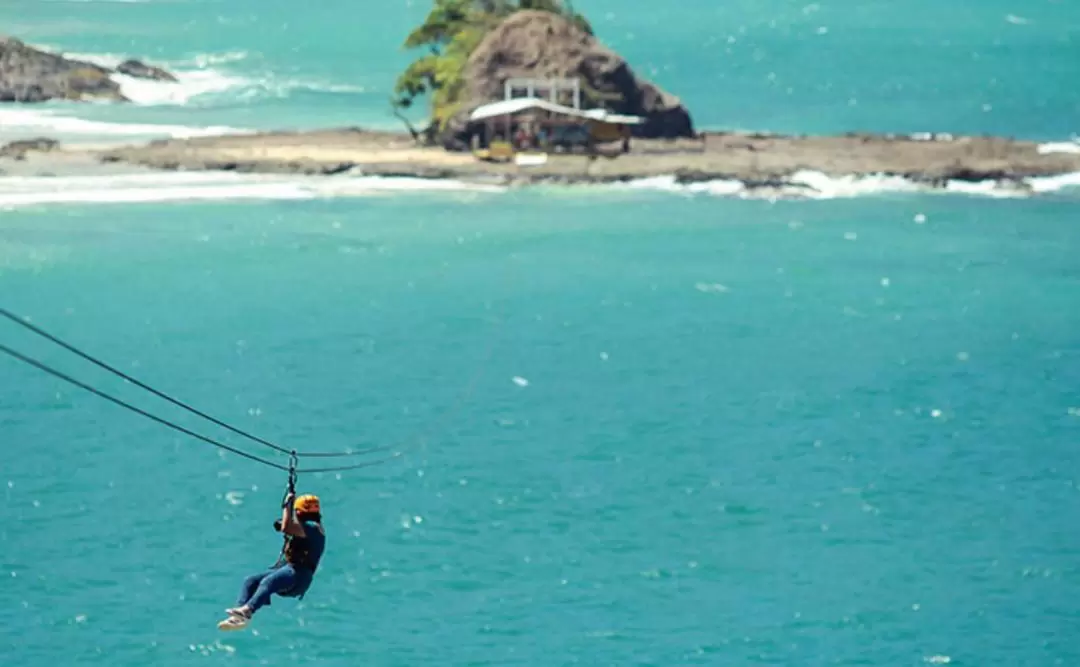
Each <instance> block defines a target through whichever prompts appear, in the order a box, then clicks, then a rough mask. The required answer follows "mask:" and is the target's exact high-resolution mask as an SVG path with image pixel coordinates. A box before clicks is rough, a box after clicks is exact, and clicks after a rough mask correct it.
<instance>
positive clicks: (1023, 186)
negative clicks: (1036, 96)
mask: <svg viewBox="0 0 1080 667" xmlns="http://www.w3.org/2000/svg"><path fill="white" fill-rule="evenodd" d="M612 188H613V189H617V190H618V189H629V190H654V191H662V192H670V193H679V194H706V195H712V196H718V197H732V196H734V197H738V198H742V199H781V198H788V199H819V200H831V199H849V198H854V197H866V196H874V195H887V194H897V193H934V192H946V193H955V194H966V195H970V196H981V197H993V198H1018V197H1028V196H1031V195H1033V194H1046V193H1052V192H1059V191H1062V190H1066V189H1071V188H1080V172H1078V173H1072V174H1064V175H1061V176H1046V177H1038V178H1029V179H1027V180H1025V181H1023V182H1021V183H1008V182H998V181H978V182H971V181H949V182H947V183H945V185H944V187H941V188H935V187H931V186H929V185H926V184H922V183H917V182H915V181H912V180H909V179H906V178H903V177H900V176H887V175H883V174H882V175H872V176H829V175H827V174H824V173H821V172H816V171H800V172H797V173H795V174H793V175H792V176H791V177H789V178H788V179H786V184H783V185H780V184H778V185H776V186H772V187H748V186H747V185H746V184H745V183H742V182H740V181H734V180H715V181H703V182H699V183H679V182H677V181H676V179H675V177H674V176H659V177H653V178H642V179H636V180H632V181H627V182H625V183H620V184H616V185H613V186H612Z"/></svg>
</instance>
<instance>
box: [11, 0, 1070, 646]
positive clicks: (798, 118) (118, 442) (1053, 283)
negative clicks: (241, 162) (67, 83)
mask: <svg viewBox="0 0 1080 667" xmlns="http://www.w3.org/2000/svg"><path fill="white" fill-rule="evenodd" d="M578 4H579V7H580V9H581V10H583V11H585V12H586V13H588V14H589V15H590V16H591V17H594V22H595V23H596V24H597V29H598V31H599V33H600V35H601V36H602V37H603V38H604V39H605V40H606V41H608V42H609V43H611V44H612V45H613V46H616V47H617V48H619V49H620V50H621V51H623V52H624V53H625V54H626V55H627V56H628V57H629V58H630V59H631V61H632V62H633V63H634V64H635V66H637V67H638V69H640V70H642V71H643V72H644V73H646V74H648V75H649V76H652V77H654V78H656V80H658V81H659V82H660V83H661V84H662V85H664V86H665V87H667V88H668V89H670V90H672V91H674V92H676V93H678V94H680V95H682V96H683V97H684V98H685V99H686V100H687V101H688V103H689V104H690V106H691V108H692V109H693V110H694V111H695V116H696V118H697V120H698V122H699V124H700V125H703V126H712V127H743V128H747V129H763V130H776V131H799V132H829V131H845V130H849V129H856V128H858V129H875V130H895V131H900V132H909V131H924V130H925V131H950V132H995V133H1002V134H1010V135H1014V136H1024V137H1029V138H1033V139H1036V140H1039V141H1045V142H1065V141H1068V140H1069V137H1070V135H1071V134H1072V133H1073V132H1076V131H1077V118H1078V111H1080V93H1078V92H1077V89H1076V87H1075V86H1073V85H1071V82H1073V81H1075V80H1076V78H1077V75H1078V74H1080V57H1078V56H1080V41H1078V40H1080V34H1078V30H1080V11H1078V10H1077V9H1076V8H1075V7H1074V6H1073V5H1072V4H1070V3H1068V2H1036V3H1027V4H1023V3H1013V2H1001V1H998V0H994V1H987V2H982V3H979V5H978V6H977V7H976V6H974V5H971V6H968V5H966V4H962V3H960V2H949V3H930V2H921V1H920V2H905V3H884V2H881V3H877V2H874V3H867V2H861V3H855V2H838V3H820V4H809V3H783V2H772V3H751V2H727V3H705V2H699V1H697V0H695V1H693V2H685V3H679V4H677V5H676V4H673V5H671V6H668V7H665V8H664V12H663V14H662V16H661V15H660V14H658V13H657V11H656V8H655V7H651V6H650V7H647V8H645V9H643V10H642V11H636V10H633V9H632V8H629V7H627V6H626V5H625V3H616V2H613V1H609V0H604V1H600V0H596V1H594V2H584V1H583V2H580V3H578ZM425 10H426V6H425V5H424V4H423V3H422V2H419V1H414V2H412V3H411V4H404V3H397V4H385V5H382V4H380V5H378V6H377V7H376V5H375V3H370V6H364V5H361V4H360V3H344V2H336V1H332V2H322V3H306V4H297V3H285V2H259V3H256V2H249V1H248V0H235V1H232V2H192V1H190V0H189V1H173V2H143V3H139V2H123V3H121V2H101V1H97V0H91V1H89V2H7V3H5V4H0V21H2V22H3V25H5V26H6V27H5V30H6V31H9V32H11V33H14V34H16V35H18V36H20V37H23V38H24V39H26V40H27V41H30V42H32V43H36V44H42V45H47V46H52V47H55V48H63V49H65V50H68V51H70V52H75V53H82V54H87V55H92V56H94V57H98V58H100V59H108V58H110V57H117V56H126V55H135V56H143V57H146V58H147V59H150V60H151V61H154V62H160V63H163V64H167V65H170V66H173V67H174V68H178V69H180V70H182V72H183V73H184V82H183V84H182V86H179V87H172V88H169V87H160V86H159V87H154V86H152V85H151V86H144V87H142V88H132V89H131V90H133V91H134V92H136V93H138V94H139V95H138V96H139V99H140V100H141V103H140V104H139V105H136V106H132V107H127V108H116V107H108V106H92V107H87V106H81V107H68V106H61V105H50V106H45V107H33V108H29V107H5V108H2V109H0V135H3V136H18V135H21V134H42V133H49V134H56V135H59V136H62V137H64V138H65V139H68V140H83V141H94V142H100V141H106V140H109V141H114V140H128V139H132V138H135V137H141V136H143V135H154V136H167V135H170V134H183V133H190V132H192V131H198V130H199V129H200V128H206V127H217V128H224V127H235V128H257V127H315V126H322V125H340V124H362V125H380V124H381V125H383V126H386V127H391V126H392V119H390V118H388V117H387V115H386V113H385V108H384V101H385V99H386V96H387V94H388V88H389V86H390V85H391V83H392V78H393V74H394V72H395V71H396V69H397V68H398V67H399V66H400V65H401V64H402V63H403V62H404V58H403V56H401V54H398V53H397V52H396V51H395V48H396V45H397V44H398V43H399V42H400V40H401V38H402V36H403V35H404V33H405V32H406V31H407V30H408V28H409V26H410V25H411V24H412V23H413V22H415V21H416V20H417V19H418V18H419V17H420V16H422V14H423V13H424V11H425ZM38 180H39V181H40V180H41V179H38ZM30 181H34V179H26V180H19V179H13V178H11V177H8V178H7V179H6V180H5V179H0V305H2V306H4V307H6V308H9V309H11V310H14V311H15V312H17V313H19V314H20V315H24V316H27V317H30V318H32V320H33V321H34V322H35V323H36V324H38V325H40V326H43V327H45V328H46V329H48V330H50V331H51V332H53V333H55V334H57V335H60V336H61V337H63V338H65V339H67V340H69V341H70V342H72V343H74V344H76V345H79V346H82V347H84V348H85V349H87V350H88V351H90V352H92V353H94V354H97V355H99V356H101V357H102V358H104V359H105V360H107V361H109V362H110V363H113V364H115V365H117V366H119V367H120V368H122V369H123V370H125V371H126V372H129V373H132V374H134V375H135V376H136V377H138V378H139V379H141V380H143V381H146V382H149V383H151V384H153V385H155V386H156V387H158V388H160V389H162V390H164V391H168V392H171V393H173V394H175V395H177V396H179V397H181V398H183V399H185V400H187V401H190V402H191V403H193V404H195V405H196V406H198V407H200V408H202V409H204V410H207V411H209V412H210V413H212V414H213V415H214V416H216V417H219V418H222V419H225V420H227V421H229V422H231V423H234V424H236V425H237V426H240V427H242V428H245V429H250V430H252V431H254V432H256V433H258V434H260V435H262V436H263V437H267V438H270V439H273V440H276V441H281V442H283V443H288V444H289V445H290V446H296V447H297V448H300V449H308V450H312V449H320V450H326V449H340V448H344V447H364V446H372V445H393V446H395V447H396V448H397V449H398V450H400V451H401V452H402V453H403V455H402V456H401V457H400V458H398V459H395V460H393V461H391V462H388V463H386V464H383V465H380V466H376V467H372V468H368V469H365V470H361V471H358V472H350V473H341V474H340V475H339V474H334V473H328V474H311V475H302V476H301V480H300V482H301V483H300V487H301V488H300V490H301V491H303V492H316V493H319V494H320V495H321V497H322V498H323V503H324V507H325V514H326V524H327V529H328V532H329V542H328V551H327V555H326V558H325V560H324V565H323V568H322V570H321V571H320V573H319V575H318V577H317V579H316V582H315V584H314V586H313V588H312V590H311V592H310V594H309V595H308V597H307V598H306V599H305V600H304V601H303V602H301V603H299V604H298V603H297V602H295V601H291V600H276V601H275V602H274V604H273V606H271V607H270V608H267V609H265V610H264V611H262V612H260V614H259V615H258V616H257V617H256V619H255V621H254V623H253V625H252V627H251V628H250V629H249V630H248V631H246V632H244V633H238V634H223V633H220V632H219V631H218V630H217V629H216V627H215V624H216V622H217V621H218V620H219V619H220V618H221V617H222V610H223V609H224V608H225V607H226V606H229V605H231V604H232V603H233V602H234V598H235V595H236V593H237V590H238V588H239V585H240V582H241V580H242V579H243V577H244V576H245V575H246V574H248V573H250V572H252V571H255V570H258V569H260V568H261V567H263V566H265V565H268V564H269V563H271V562H272V561H273V560H274V558H275V556H276V553H277V549H278V548H279V547H280V542H279V540H278V535H277V534H276V533H274V532H273V530H272V528H271V526H270V524H271V522H272V521H273V519H274V518H275V515H276V514H277V511H278V510H277V507H278V503H279V501H280V497H281V493H282V490H283V487H284V483H285V475H284V474H283V473H281V472H279V471H276V470H273V469H269V468H265V467H263V466H260V465H258V464H256V463H254V462H251V461H248V460H245V459H242V458H239V457H236V456H233V455H231V454H227V453H222V452H219V451H218V450H216V449H214V448H212V447H210V446H209V445H207V444H205V443H202V442H198V441H194V440H192V439H190V438H186V437H184V436H182V435H180V434H177V433H175V432H172V431H170V430H167V429H165V428H163V427H161V426H160V425H158V424H155V423H152V422H149V421H147V420H145V419H143V418H141V417H139V416H138V415H133V414H131V413H128V412H126V411H123V410H121V409H119V408H118V407H116V406H114V405H111V404H109V403H107V402H104V401H102V400H101V399H99V398H97V397H94V396H91V395H88V394H86V393H85V392H81V391H79V390H78V389H75V388H71V387H69V386H67V385H64V384H62V383H60V382H58V381H57V380H55V379H52V378H50V377H47V376H45V375H43V374H42V373H40V372H37V371H35V370H33V369H30V368H28V367H26V366H23V365H20V364H18V363H16V362H14V361H12V360H10V359H7V358H6V357H0V484H3V487H2V488H3V494H4V495H3V500H4V508H5V510H6V511H5V521H4V522H3V523H2V525H0V537H2V538H3V540H4V542H5V545H6V547H7V548H6V549H5V553H4V555H3V556H2V557H0V580H2V582H3V583H2V585H0V642H2V648H3V654H4V659H3V662H4V664H11V665H20V666H22V665H27V666H38V665H57V666H59V665H82V664H89V665H110V666H118V667H128V666H136V665H169V666H172V665H201V664H235V665H316V664H317V665H341V666H345V665H350V666H351V665H540V666H547V665H569V664H581V665H681V664H699V665H748V664H772V665H872V666H874V667H878V666H890V667H891V666H894V665H925V664H953V665H979V666H983V665H1004V666H1012V665H1024V666H1029V665H1031V666H1041V665H1066V666H1070V665H1077V664H1080V640H1078V639H1077V633H1076V626H1077V622H1078V620H1080V613H1078V612H1077V608H1076V599H1077V597H1078V594H1080V568H1078V566H1077V559H1078V556H1080V538H1078V537H1077V533H1076V524H1077V516H1078V512H1077V504H1078V500H1080V496H1078V488H1077V479H1078V475H1080V460H1078V458H1077V453H1076V443H1077V442H1078V437H1080V390H1078V387H1080V340H1078V337H1077V332H1078V331H1080V309H1078V308H1077V302H1078V299H1080V264H1078V262H1077V256H1078V250H1080V227H1078V226H1077V222H1078V211H1080V208H1078V206H1077V199H1076V195H1075V191H1070V190H1067V189H1066V190H1060V191H1056V192H1048V193H1046V194H1044V195H1042V196H1039V197H1035V198H1028V199H1021V198H1004V199H1003V198H990V197H986V196H971V195H967V194H948V195H945V194H935V195H928V194H920V193H917V192H884V191H874V190H873V189H872V188H869V187H868V188H866V189H865V190H864V191H865V193H866V194H865V196H860V197H847V196H844V197H837V198H833V199H826V200H820V201H767V200H743V199H739V198H726V197H717V196H713V195H710V194H707V193H702V192H690V191H680V190H677V189H670V188H663V187H624V188H594V189H584V190H567V189H558V188H544V189H536V190H529V191H522V192H501V191H486V190H479V189H469V188H456V187H450V188H447V189H445V190H444V191H426V190H423V189H421V188H420V187H419V186H417V185H416V184H415V183H411V182H395V183H386V182H377V181H375V182H373V181H364V180H363V179H357V181H358V182H360V183H361V184H360V185H354V186H348V185H347V184H346V185H343V184H342V182H340V181H334V182H333V183H334V184H333V185H327V184H326V182H323V183H322V184H313V183H312V182H310V181H303V180H300V179H293V180H289V179H282V180H269V181H262V180H243V179H240V180H236V179H234V178H233V177H228V178H227V177H217V176H213V175H209V176H207V175H196V176H185V175H163V176H160V177H153V178H152V179H149V180H137V179H136V180H129V181H123V180H122V179H120V178H117V177H105V176H99V177H86V179H84V180H79V179H77V178H66V177H62V178H57V179H54V182H53V183H52V184H51V185H49V186H43V185H42V184H41V183H40V182H38V181H34V182H30ZM49 188H52V190H50V189H49ZM50 192H51V194H49V193H50ZM27 193H30V194H29V195H27ZM43 193H45V194H43ZM163 193H166V194H167V196H166V194H163ZM335 194H347V195H348V196H334V195H335ZM848 194H850V192H849V193H848ZM46 195H48V196H46ZM61 195H63V196H65V197H67V199H66V200H63V201H51V202H50V201H49V199H50V197H51V198H52V199H54V200H57V199H59V198H60V196H61ZM0 343H2V344H4V345H8V346H11V347H14V348H17V349H18V350H20V351H22V352H24V353H26V354H30V355H32V356H34V357H36V358H39V359H41V360H43V361H45V362H47V363H49V364H51V365H54V366H55V367H57V368H58V369H61V370H63V371H64V372H68V373H71V374H73V375H75V376H77V377H78V378H79V379H80V380H83V381H87V382H91V383H93V384H94V385H95V386H97V387H99V388H101V389H102V390H105V391H108V392H110V393H113V394H115V395H116V396H118V397H122V398H124V399H126V400H130V401H132V402H133V403H136V404H137V405H138V406H140V407H142V408H144V409H148V410H152V411H153V412H154V413H155V414H159V415H161V416H163V417H166V418H169V419H172V420H175V421H176V422H177V423H178V424H182V425H183V426H185V427H187V428H191V429H194V430H196V431H199V432H201V433H204V434H206V435H209V436H212V437H216V438H220V439H222V440H224V441H226V442H228V443H229V444H231V445H234V446H238V447H243V448H245V449H246V450H247V451H250V452H252V453H256V454H263V453H265V452H263V451H262V450H261V448H259V447H258V445H252V444H251V443H248V442H245V441H244V440H242V439H240V438H238V437H236V436H235V435H232V434H230V433H228V432H226V431H224V430H223V429H220V428H215V427H213V426H212V425H207V424H205V423H204V422H201V421H199V420H198V419H197V418H195V417H193V416H191V415H188V414H186V413H183V412H182V411H180V410H178V409H177V408H175V407H173V406H170V405H168V404H165V403H163V402H162V401H160V400H157V399H155V398H154V397H152V396H148V395H146V394H145V393H143V392H140V391H138V389H137V388H136V387H134V386H130V385H125V384H124V383H123V382H121V381H119V380H117V379H116V378H113V377H111V376H109V375H107V374H105V373H103V372H102V371H100V369H95V368H94V367H92V366H90V365H89V364H87V363H85V362H82V361H80V360H78V359H77V358H75V357H73V356H72V355H70V354H68V353H66V352H64V351H63V350H60V349H58V348H56V347H55V346H50V345H49V344H47V343H45V342H43V341H41V340H39V339H35V338H34V337H32V336H31V335H29V334H28V333H27V332H26V331H25V330H22V329H20V328H19V327H16V326H14V325H12V324H10V323H7V322H4V321H0ZM270 454H271V455H273V454H272V453H270ZM275 460H277V461H279V462H283V460H282V459H281V458H280V457H279V458H276V459H275Z"/></svg>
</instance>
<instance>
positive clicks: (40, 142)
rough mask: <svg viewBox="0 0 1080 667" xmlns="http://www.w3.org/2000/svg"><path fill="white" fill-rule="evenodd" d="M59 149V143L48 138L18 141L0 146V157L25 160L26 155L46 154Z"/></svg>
mask: <svg viewBox="0 0 1080 667" xmlns="http://www.w3.org/2000/svg"><path fill="white" fill-rule="evenodd" d="M59 147H60V142H59V141H57V140H56V139H49V138H48V137H38V138H36V139H20V140H18V141H12V142H10V143H7V144H4V145H3V146H0V157H6V158H11V159H12V160H25V159H26V154H27V153H32V152H39V153H48V152H49V151H53V150H56V149H57V148H59Z"/></svg>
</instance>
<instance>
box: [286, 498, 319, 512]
mask: <svg viewBox="0 0 1080 667" xmlns="http://www.w3.org/2000/svg"><path fill="white" fill-rule="evenodd" d="M293 509H294V510H295V511H296V513H297V514H319V513H320V512H321V510H320V509H319V497H318V496H313V495H310V494H309V495H306V496H300V497H299V498H297V499H296V502H294V503H293Z"/></svg>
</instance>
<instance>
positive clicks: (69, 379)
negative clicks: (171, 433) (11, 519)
mask: <svg viewBox="0 0 1080 667" xmlns="http://www.w3.org/2000/svg"><path fill="white" fill-rule="evenodd" d="M0 352H2V353H4V354H6V355H8V356H9V357H12V358H14V359H17V360H19V361H21V362H23V363H24V364H28V365H30V366H33V367H34V368H37V369H38V370H40V371H43V372H45V373H48V374H49V375H52V376H53V377H55V378H58V379H60V380H63V381H64V382H67V383H69V384H73V385H75V386H76V387H79V388H80V389H83V390H85V391H88V392H90V393H91V394H94V395H95V396H99V397H101V398H104V399H105V400H107V401H109V402H111V403H115V404H116V405H119V406H120V407H122V408H126V409H128V410H131V411H132V412H135V413H137V414H140V415H142V416H143V417H146V418H147V419H150V420H152V421H155V422H157V423H159V424H161V425H163V426H167V427H168V428H171V429H173V430H175V431H179V432H181V433H183V434H185V435H189V436H191V437H193V438H196V439H197V440H202V441H203V442H206V443H209V444H211V445H213V446H215V447H218V448H220V449H224V450H226V451H229V452H232V453H233V454H237V455H239V456H243V457H244V458H247V459H250V460H252V461H256V462H258V463H262V464H263V465H268V466H270V467H271V468H276V469H278V470H283V471H285V472H288V471H289V468H288V467H287V466H283V465H281V464H280V463H275V462H273V461H270V460H267V459H264V458H262V457H260V456H255V455H254V454H248V453H247V452H245V451H243V450H240V449H236V448H235V447H230V446H229V445H226V444H225V443H223V442H218V441H217V440H214V439H213V438H208V437H206V436H205V435H202V434H199V433H196V432H195V431H192V430H190V429H187V428H184V427H183V426H180V425H178V424H174V423H173V422H171V421H169V420H167V419H163V418H161V417H158V416H156V415H153V414H151V413H149V412H147V411H146V410H143V409H142V408H139V407H136V406H134V405H132V404H130V403H128V402H126V401H124V400H122V399H119V398H116V397H114V396H110V395H109V394H106V393H105V392H103V391H101V390H99V389H95V388H94V387H91V386H90V385H88V384H86V383H84V382H80V381H79V380H76V379H75V378H73V377H71V376H70V375H67V374H66V373H63V372H61V371H58V370H56V369H55V368H52V367H50V366H47V365H45V364H43V363H42V362H40V361H38V360H37V359H32V358H30V357H28V356H26V355H25V354H22V353H21V352H16V351H15V350H13V349H11V348H10V347H8V346H6V345H3V344H0ZM298 472H299V471H298Z"/></svg>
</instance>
